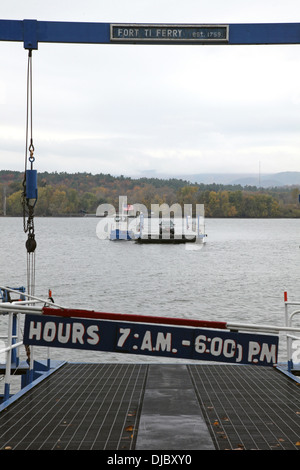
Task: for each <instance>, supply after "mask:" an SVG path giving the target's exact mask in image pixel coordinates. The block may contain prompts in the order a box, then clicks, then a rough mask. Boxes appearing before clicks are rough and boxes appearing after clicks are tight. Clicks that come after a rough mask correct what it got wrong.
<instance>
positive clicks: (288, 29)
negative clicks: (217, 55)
mask: <svg viewBox="0 0 300 470" xmlns="http://www.w3.org/2000/svg"><path fill="white" fill-rule="evenodd" d="M129 26H131V25H129ZM137 26H138V25H137ZM156 26H157V27H160V25H159V24H157V25H156ZM164 26H166V25H164ZM170 26H176V25H170ZM181 26H183V25H181ZM186 26H189V25H186ZM195 26H197V25H195ZM198 26H205V25H198ZM110 27H111V24H110V23H80V22H57V21H38V20H30V19H28V20H27V19H25V20H0V41H18V42H23V44H24V48H25V49H38V44H39V43H72V44H75V43H77V44H113V43H115V41H112V40H111V37H110ZM228 30H229V37H228V41H227V42H226V44H228V45H243V44H300V23H252V24H251V23H249V24H247V23H238V24H229V25H228ZM204 42H205V41H201V40H199V41H197V40H193V44H203V43H204ZM129 43H132V44H135V43H136V41H135V40H134V39H132V41H130V40H129V41H128V40H126V44H129ZM153 43H154V42H153ZM162 43H164V44H178V43H179V42H178V41H176V42H171V41H163V40H162V41H157V40H156V41H155V44H162ZM182 43H185V42H184V41H182ZM144 44H152V42H151V41H147V43H144ZM216 44H219V43H218V42H216Z"/></svg>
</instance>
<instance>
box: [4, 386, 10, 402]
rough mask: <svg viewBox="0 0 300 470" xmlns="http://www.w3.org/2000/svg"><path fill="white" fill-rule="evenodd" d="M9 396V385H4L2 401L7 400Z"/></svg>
mask: <svg viewBox="0 0 300 470" xmlns="http://www.w3.org/2000/svg"><path fill="white" fill-rule="evenodd" d="M9 396H10V384H8V383H6V384H5V385H4V401H6V400H8V399H9Z"/></svg>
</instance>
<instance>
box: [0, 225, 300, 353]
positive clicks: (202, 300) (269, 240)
mask: <svg viewBox="0 0 300 470" xmlns="http://www.w3.org/2000/svg"><path fill="white" fill-rule="evenodd" d="M98 222H99V219H97V218H37V219H36V221H35V233H36V240H37V244H38V246H37V250H36V290H35V293H36V295H37V296H39V297H43V298H46V297H47V296H48V289H51V290H52V294H53V297H54V300H55V302H57V303H58V304H61V305H64V306H66V307H74V308H85V309H93V310H98V311H104V312H118V313H133V314H146V315H159V316H171V317H173V316H174V317H186V318H197V319H205V320H221V321H228V322H244V323H262V324H274V325H281V324H283V323H284V303H283V292H284V291H287V292H288V295H289V300H295V301H300V220H299V219H206V221H205V222H206V232H207V234H208V237H207V243H206V244H205V246H204V247H203V248H202V249H198V250H196V249H194V248H195V247H194V245H193V244H190V245H173V246H172V245H137V244H135V243H133V242H125V241H120V242H111V241H109V240H100V239H99V238H98V237H97V235H96V228H97V224H98ZM0 228H1V230H0V241H1V252H0V253H1V255H0V256H1V263H0V284H1V285H9V286H21V285H25V286H26V250H25V241H26V235H25V234H24V232H23V221H22V219H21V218H0ZM4 327H5V318H4V317H2V318H1V317H0V333H3V332H4V331H5V332H6V330H5V329H4ZM37 349H40V350H42V351H38V354H39V355H40V354H41V356H42V357H43V356H45V354H46V353H45V348H37ZM284 353H285V341H283V342H282V344H281V345H280V351H279V358H281V355H284ZM52 357H53V358H54V359H68V360H74V361H85V360H91V361H98V360H100V361H124V356H123V355H118V354H113V353H97V354H95V353H93V354H91V353H89V352H88V351H84V352H82V351H75V350H64V349H55V350H53V352H52ZM126 360H128V361H131V362H134V361H137V362H141V361H143V362H145V361H148V360H149V361H151V362H153V361H154V360H159V359H155V358H153V357H149V358H147V357H146V356H134V355H128V356H126ZM160 360H161V362H166V361H167V360H166V359H164V358H160ZM169 361H171V359H170V360H169ZM179 361H180V360H179Z"/></svg>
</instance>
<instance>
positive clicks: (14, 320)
mask: <svg viewBox="0 0 300 470" xmlns="http://www.w3.org/2000/svg"><path fill="white" fill-rule="evenodd" d="M0 289H1V290H2V291H8V292H11V293H14V294H19V295H22V297H26V298H27V300H15V301H11V302H1V303H0V314H1V313H2V314H6V315H7V316H8V327H7V329H8V333H7V336H1V339H6V342H7V345H6V346H5V347H2V348H0V356H1V355H3V354H5V356H6V361H5V375H4V395H3V399H4V401H6V400H8V399H9V397H10V386H11V378H12V361H14V366H15V367H16V368H17V367H18V365H19V348H20V346H22V345H23V339H22V334H21V328H20V318H19V314H20V313H35V314H41V313H42V308H43V306H44V305H47V304H48V305H50V304H51V305H53V306H56V307H60V306H59V305H57V304H55V303H53V302H52V301H50V300H44V299H41V298H38V297H35V296H32V295H28V294H26V293H25V292H22V293H20V292H19V291H17V290H14V289H11V288H8V287H2V286H0ZM37 304H39V306H37ZM60 308H61V307H60ZM13 330H15V331H16V332H17V334H13ZM28 362H29V364H28V367H29V368H28V383H30V382H32V379H33V369H34V357H33V348H31V353H30V359H29V361H28ZM47 362H48V366H49V364H50V349H49V348H48V357H47Z"/></svg>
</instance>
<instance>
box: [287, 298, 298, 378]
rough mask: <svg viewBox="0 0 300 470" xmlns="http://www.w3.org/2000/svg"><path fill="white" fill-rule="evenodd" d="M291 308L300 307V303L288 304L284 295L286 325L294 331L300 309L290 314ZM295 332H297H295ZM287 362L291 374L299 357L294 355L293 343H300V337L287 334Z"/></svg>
mask: <svg viewBox="0 0 300 470" xmlns="http://www.w3.org/2000/svg"><path fill="white" fill-rule="evenodd" d="M291 306H298V307H299V306H300V302H288V298H287V292H285V293H284V308H285V324H286V326H287V327H288V328H289V331H292V323H293V320H294V318H295V316H296V315H299V314H300V309H299V308H298V309H297V310H293V311H292V312H290V308H289V307H291ZM294 331H295V330H294ZM286 339H287V360H288V370H289V372H290V371H291V370H292V369H293V367H294V357H295V356H296V355H297V354H295V353H293V341H300V336H295V335H291V334H289V333H287V335H286Z"/></svg>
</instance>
